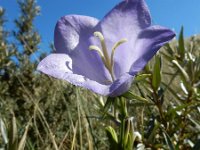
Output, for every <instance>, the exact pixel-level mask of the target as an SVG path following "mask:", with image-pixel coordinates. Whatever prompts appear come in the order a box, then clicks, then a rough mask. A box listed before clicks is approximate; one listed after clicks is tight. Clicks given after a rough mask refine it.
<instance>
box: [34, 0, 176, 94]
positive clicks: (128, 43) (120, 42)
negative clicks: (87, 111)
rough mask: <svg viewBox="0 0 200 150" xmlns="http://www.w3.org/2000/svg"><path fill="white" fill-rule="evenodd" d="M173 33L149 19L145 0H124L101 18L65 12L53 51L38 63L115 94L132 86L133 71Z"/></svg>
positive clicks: (41, 68) (68, 78) (59, 74)
mask: <svg viewBox="0 0 200 150" xmlns="http://www.w3.org/2000/svg"><path fill="white" fill-rule="evenodd" d="M174 36H175V33H174V32H173V31H171V30H170V29H167V28H165V27H161V26H158V25H151V17H150V14H149V10H148V8H147V5H146V3H145V1H144V0H126V1H122V2H121V3H119V4H118V5H117V6H115V7H114V8H113V9H112V10H111V11H110V12H109V13H108V14H107V15H106V16H105V17H104V18H103V19H102V20H98V19H96V18H93V17H89V16H80V15H67V16H64V17H62V18H61V19H60V20H59V21H58V22H57V24H56V27H55V34H54V44H55V48H56V52H55V53H53V54H50V55H48V56H47V57H46V58H44V59H43V60H42V61H41V62H40V63H39V65H38V67H37V69H38V70H39V71H41V72H43V73H45V74H47V75H50V76H53V77H55V78H58V79H63V80H66V81H68V82H69V83H71V84H73V85H76V86H81V87H84V88H87V89H89V90H91V91H93V92H95V93H98V94H101V95H105V96H110V97H115V96H119V95H121V94H123V93H125V92H126V91H128V89H129V88H130V86H131V83H132V81H133V79H134V76H135V75H136V74H137V72H139V71H140V70H142V69H143V67H144V66H145V65H146V64H147V62H148V61H149V60H150V59H151V58H152V57H153V56H154V55H155V54H156V52H157V51H158V50H159V49H160V47H161V46H163V45H164V44H165V43H167V42H169V41H170V40H171V39H172V38H173V37H174Z"/></svg>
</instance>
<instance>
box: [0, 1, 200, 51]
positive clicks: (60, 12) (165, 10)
mask: <svg viewBox="0 0 200 150" xmlns="http://www.w3.org/2000/svg"><path fill="white" fill-rule="evenodd" d="M120 1H121V0H38V2H37V3H38V5H40V6H41V14H40V15H39V16H38V17H37V18H36V20H35V26H36V28H37V30H38V31H39V33H40V34H41V36H42V43H41V45H40V47H41V49H48V45H49V43H50V42H51V41H53V31H54V26H55V24H56V21H57V20H58V19H59V18H60V17H61V16H64V15H67V14H80V15H88V16H93V17H96V18H99V19H101V18H102V17H103V16H104V15H105V14H106V13H107V12H108V11H109V10H110V9H111V8H113V7H114V6H115V5H116V4H117V3H119V2H120ZM146 2H147V5H148V6H149V9H150V12H151V16H152V20H153V24H159V25H162V26H165V27H169V28H171V29H174V30H175V31H176V33H178V32H179V30H180V27H181V26H182V25H183V26H184V28H185V35H186V36H191V35H193V34H200V0H190V1H189V0H146ZM0 6H2V7H3V8H5V9H6V10H7V14H6V18H7V20H8V22H7V24H6V27H7V28H8V29H13V28H14V27H15V26H14V24H13V22H12V21H13V20H14V19H15V18H17V17H18V16H19V9H18V6H17V4H16V2H15V0H0Z"/></svg>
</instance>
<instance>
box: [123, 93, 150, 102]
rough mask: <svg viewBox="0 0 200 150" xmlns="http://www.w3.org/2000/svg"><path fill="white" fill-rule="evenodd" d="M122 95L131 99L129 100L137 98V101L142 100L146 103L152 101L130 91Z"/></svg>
mask: <svg viewBox="0 0 200 150" xmlns="http://www.w3.org/2000/svg"><path fill="white" fill-rule="evenodd" d="M122 96H123V97H125V98H126V99H129V100H137V101H141V102H144V103H150V102H149V101H148V100H147V99H146V98H143V97H141V96H139V95H136V94H133V93H132V92H130V91H128V92H126V93H125V94H123V95H122Z"/></svg>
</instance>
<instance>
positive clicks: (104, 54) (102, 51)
mask: <svg viewBox="0 0 200 150" xmlns="http://www.w3.org/2000/svg"><path fill="white" fill-rule="evenodd" d="M94 36H95V37H97V38H98V39H99V40H100V43H101V48H99V47H98V46H96V45H90V46H89V50H95V51H97V52H98V54H99V56H100V57H101V60H102V62H103V63H104V65H105V67H106V69H107V70H108V72H109V73H110V76H111V78H112V82H113V81H114V80H115V76H114V71H113V68H114V54H115V51H116V49H117V48H118V47H119V46H120V45H121V44H123V43H125V42H127V39H125V38H123V39H121V40H120V41H118V42H116V43H115V44H114V45H113V47H112V51H111V55H110V57H109V54H108V49H107V46H106V42H105V38H104V36H103V34H102V33H101V32H98V31H97V32H94Z"/></svg>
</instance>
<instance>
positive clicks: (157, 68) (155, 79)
mask: <svg viewBox="0 0 200 150" xmlns="http://www.w3.org/2000/svg"><path fill="white" fill-rule="evenodd" d="M155 59H156V60H155V64H154V69H153V75H152V86H153V88H154V90H155V91H157V90H158V88H159V86H160V82H161V57H160V56H159V55H157V56H156V57H155Z"/></svg>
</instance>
